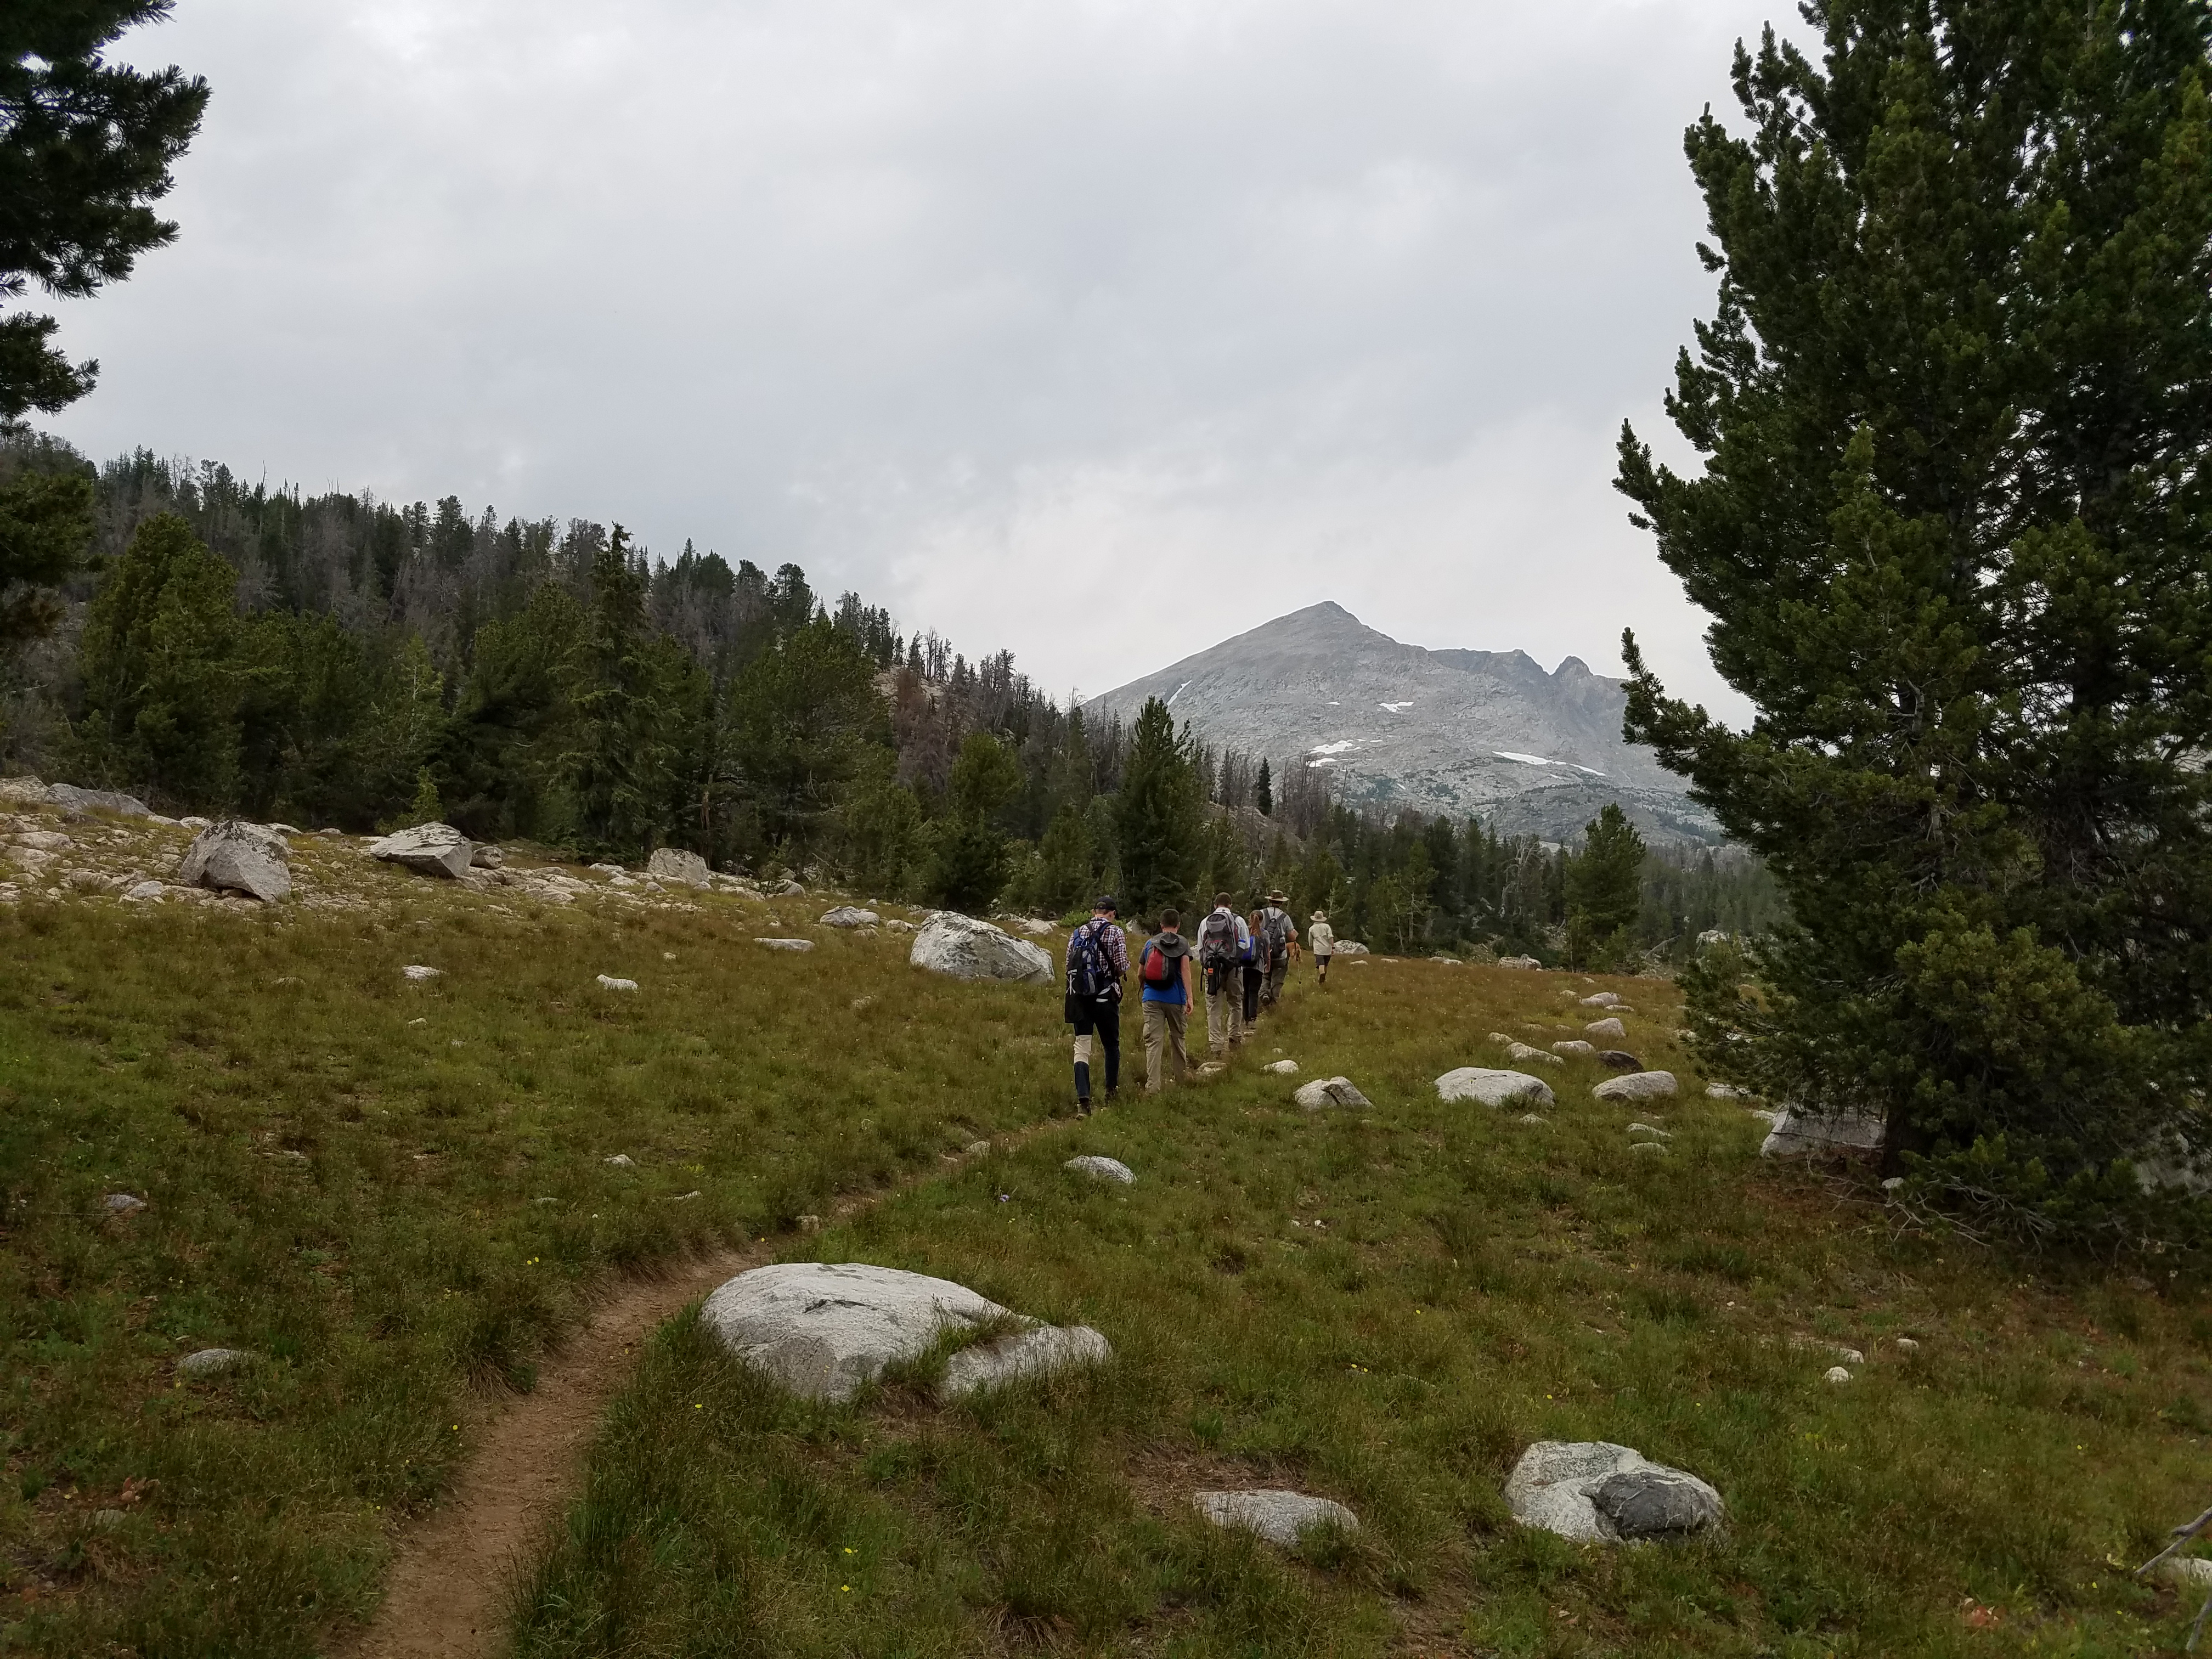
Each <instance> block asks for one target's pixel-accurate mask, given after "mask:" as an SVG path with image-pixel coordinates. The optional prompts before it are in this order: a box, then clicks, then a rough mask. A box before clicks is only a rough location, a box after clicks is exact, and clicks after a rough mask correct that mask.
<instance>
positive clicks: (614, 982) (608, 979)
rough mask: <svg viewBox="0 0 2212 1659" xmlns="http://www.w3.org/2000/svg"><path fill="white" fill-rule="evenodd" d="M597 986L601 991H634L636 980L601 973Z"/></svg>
mask: <svg viewBox="0 0 2212 1659" xmlns="http://www.w3.org/2000/svg"><path fill="white" fill-rule="evenodd" d="M599 988H600V989H601V990H603V991H635V989H637V981H635V980H634V979H616V978H614V977H613V976H612V975H607V974H601V975H599Z"/></svg>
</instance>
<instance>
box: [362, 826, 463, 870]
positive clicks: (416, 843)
mask: <svg viewBox="0 0 2212 1659" xmlns="http://www.w3.org/2000/svg"><path fill="white" fill-rule="evenodd" d="M368 855H369V857H371V858H373V859H380V860H383V861H384V862H385V863H386V864H396V865H398V866H400V867H401V868H402V869H404V870H412V871H413V872H415V873H416V875H418V876H443V877H445V878H447V879H448V880H458V879H459V877H460V874H461V872H463V871H465V870H466V869H467V868H468V867H469V866H470V864H471V861H473V860H474V858H475V856H476V848H475V847H474V846H473V845H472V844H471V842H470V841H469V838H468V837H467V836H465V835H463V834H462V833H461V832H460V831H459V830H458V829H454V828H453V825H452V824H450V823H418V824H416V826H415V827H414V828H413V829H402V830H400V831H398V833H397V834H395V835H390V836H385V837H384V839H383V840H381V841H379V842H373V843H372V844H371V845H370V847H369V849H368Z"/></svg>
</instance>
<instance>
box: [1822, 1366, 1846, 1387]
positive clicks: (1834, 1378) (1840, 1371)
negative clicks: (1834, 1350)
mask: <svg viewBox="0 0 2212 1659" xmlns="http://www.w3.org/2000/svg"><path fill="white" fill-rule="evenodd" d="M1825 1376H1826V1380H1827V1381H1828V1382H1831V1383H1848V1382H1850V1380H1851V1374H1850V1372H1849V1371H1847V1370H1844V1368H1843V1367H1842V1366H1841V1365H1831V1366H1829V1367H1828V1369H1827V1370H1826V1373H1825Z"/></svg>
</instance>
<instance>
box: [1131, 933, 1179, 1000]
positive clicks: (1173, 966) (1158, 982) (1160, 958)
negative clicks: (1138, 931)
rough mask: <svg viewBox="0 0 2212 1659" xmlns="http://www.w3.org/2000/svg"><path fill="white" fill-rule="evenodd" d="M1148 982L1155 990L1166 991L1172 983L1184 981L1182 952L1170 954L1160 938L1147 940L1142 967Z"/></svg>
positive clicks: (1176, 983)
mask: <svg viewBox="0 0 2212 1659" xmlns="http://www.w3.org/2000/svg"><path fill="white" fill-rule="evenodd" d="M1141 973H1142V976H1143V978H1144V981H1145V983H1146V984H1147V985H1149V986H1151V987H1153V988H1154V989H1155V990H1160V991H1164V990H1166V989H1167V988H1168V987H1170V986H1171V985H1180V984H1181V983H1182V951H1176V954H1175V955H1173V956H1170V955H1169V954H1168V953H1167V951H1165V950H1164V949H1163V948H1162V947H1161V945H1160V941H1159V939H1157V938H1154V939H1147V940H1146V941H1145V955H1144V965H1143V968H1142V969H1141Z"/></svg>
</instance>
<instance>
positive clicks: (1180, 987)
mask: <svg viewBox="0 0 2212 1659" xmlns="http://www.w3.org/2000/svg"><path fill="white" fill-rule="evenodd" d="M1181 927H1182V915H1181V914H1180V913H1179V912H1177V911H1174V910H1163V911H1161V912H1160V930H1159V932H1158V933H1154V934H1153V935H1152V937H1151V938H1150V939H1146V941H1145V942H1144V944H1143V945H1140V946H1139V947H1138V950H1137V980H1138V982H1139V984H1141V985H1142V986H1143V987H1145V992H1144V999H1143V1000H1144V1004H1145V1092H1146V1094H1148V1095H1156V1094H1158V1093H1159V1091H1160V1060H1161V1055H1162V1052H1163V1050H1164V1051H1165V1052H1166V1053H1168V1054H1172V1055H1173V1056H1174V1057H1175V1074H1176V1082H1178V1083H1180V1082H1182V1080H1183V1079H1184V1078H1185V1077H1186V1076H1187V1075H1188V1073H1189V1071H1190V1054H1189V1051H1188V1049H1187V1048H1184V1046H1183V1030H1184V1026H1185V1023H1186V1022H1187V1021H1188V1019H1189V1018H1190V1005H1191V1002H1192V1000H1193V999H1192V985H1191V972H1190V946H1189V945H1188V942H1187V941H1186V940H1185V939H1183V936H1182V932H1181V931H1180V930H1181Z"/></svg>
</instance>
